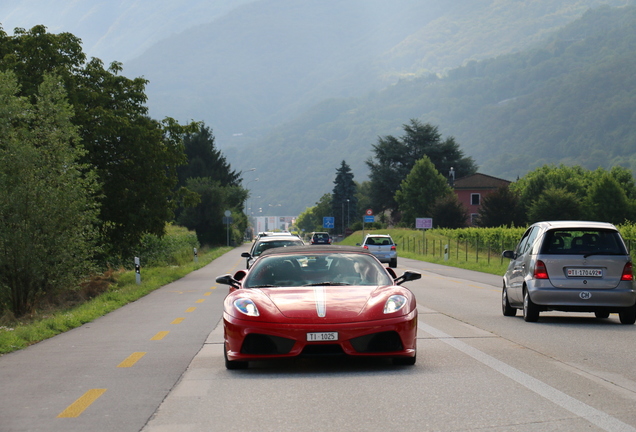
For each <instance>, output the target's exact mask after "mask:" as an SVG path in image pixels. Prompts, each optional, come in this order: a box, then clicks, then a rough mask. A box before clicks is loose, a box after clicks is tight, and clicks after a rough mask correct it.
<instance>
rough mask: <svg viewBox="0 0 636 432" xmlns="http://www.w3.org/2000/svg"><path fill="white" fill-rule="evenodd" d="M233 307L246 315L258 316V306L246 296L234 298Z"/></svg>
mask: <svg viewBox="0 0 636 432" xmlns="http://www.w3.org/2000/svg"><path fill="white" fill-rule="evenodd" d="M234 307H235V308H236V309H237V310H238V311H239V312H241V313H244V314H245V315H247V316H254V317H256V316H258V315H259V314H258V308H257V307H256V304H255V303H254V302H253V301H252V300H250V299H248V298H240V299H236V300H234Z"/></svg>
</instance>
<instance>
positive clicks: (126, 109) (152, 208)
mask: <svg viewBox="0 0 636 432" xmlns="http://www.w3.org/2000/svg"><path fill="white" fill-rule="evenodd" d="M85 60H86V56H85V55H84V53H83V52H82V48H81V41H80V39H79V38H77V37H75V36H73V35H72V34H70V33H61V34H58V35H54V34H50V33H47V31H46V27H44V26H35V27H33V28H32V29H31V30H30V31H25V30H23V29H17V30H16V32H15V35H14V36H13V37H11V36H7V34H6V33H4V32H0V70H5V71H7V70H12V71H14V72H15V74H16V77H17V80H18V82H19V84H20V86H21V90H20V95H21V96H26V97H28V98H30V99H31V100H33V98H34V97H35V89H36V88H37V87H38V86H39V84H40V83H41V82H42V81H43V80H44V76H45V74H46V73H50V72H53V73H55V74H56V75H58V76H60V77H61V79H62V82H63V83H64V87H65V89H66V92H67V95H68V99H69V101H70V103H71V104H72V106H73V109H74V111H75V116H74V117H73V123H74V124H75V125H77V126H78V133H79V135H80V137H81V140H80V141H78V143H77V144H81V145H82V146H83V148H84V149H86V152H85V153H83V155H82V158H81V162H82V163H83V164H86V165H87V166H88V167H90V169H94V170H95V172H96V173H97V175H98V178H99V183H100V184H101V190H100V194H99V204H100V208H101V211H100V215H99V219H100V223H99V229H100V232H101V234H102V238H103V240H104V242H105V243H106V249H107V253H108V254H109V255H110V256H116V257H123V256H127V255H129V254H131V253H132V251H133V250H134V248H135V247H136V246H137V245H138V244H139V242H140V241H141V238H142V237H143V235H144V234H145V233H151V234H157V235H162V234H163V233H164V228H165V224H166V222H168V221H171V220H172V219H173V218H174V209H175V206H176V195H175V186H176V182H177V174H176V167H177V166H178V165H180V164H182V163H184V162H185V161H186V158H185V155H184V152H183V144H182V142H181V139H182V137H183V134H184V133H185V132H186V131H187V130H188V128H189V127H185V126H180V125H179V124H178V123H177V122H176V121H174V120H172V119H166V120H164V121H163V122H158V121H156V120H153V119H151V118H149V117H148V115H147V113H148V108H147V107H146V106H145V105H144V104H145V102H146V95H145V86H146V84H147V81H146V80H145V79H143V78H135V79H128V78H125V77H123V76H120V75H119V72H121V70H122V66H121V64H120V63H117V62H113V63H111V65H110V67H109V68H108V69H104V67H103V64H102V62H101V61H100V60H99V59H95V58H93V59H92V60H91V61H89V62H88V63H85Z"/></svg>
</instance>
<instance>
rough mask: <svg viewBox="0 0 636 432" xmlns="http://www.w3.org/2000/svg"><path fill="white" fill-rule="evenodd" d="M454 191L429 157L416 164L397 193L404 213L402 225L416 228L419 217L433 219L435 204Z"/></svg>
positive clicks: (400, 207) (400, 209)
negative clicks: (416, 220)
mask: <svg viewBox="0 0 636 432" xmlns="http://www.w3.org/2000/svg"><path fill="white" fill-rule="evenodd" d="M452 193H453V191H452V189H451V188H450V186H449V185H448V183H447V182H446V178H445V177H444V176H443V175H441V174H440V173H439V172H438V171H437V170H436V169H435V166H434V165H433V162H432V161H431V160H430V159H429V158H428V156H424V157H422V158H421V159H420V160H418V161H417V162H416V163H415V166H414V167H413V169H412V170H411V172H410V173H409V174H408V175H407V176H406V179H404V181H402V183H401V184H400V188H399V189H398V191H397V192H396V193H395V201H396V202H397V203H398V206H399V207H398V209H399V211H400V212H402V223H403V224H405V225H406V226H414V225H415V219H416V218H418V217H431V216H432V209H433V204H434V203H435V201H436V200H438V199H439V198H442V197H444V196H446V195H450V194H452Z"/></svg>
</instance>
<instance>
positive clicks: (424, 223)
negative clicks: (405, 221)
mask: <svg viewBox="0 0 636 432" xmlns="http://www.w3.org/2000/svg"><path fill="white" fill-rule="evenodd" d="M415 228H416V229H430V228H433V218H416V219H415Z"/></svg>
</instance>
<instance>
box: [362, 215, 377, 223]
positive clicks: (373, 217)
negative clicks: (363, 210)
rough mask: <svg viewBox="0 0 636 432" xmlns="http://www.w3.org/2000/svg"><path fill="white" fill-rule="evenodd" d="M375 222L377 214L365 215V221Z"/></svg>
mask: <svg viewBox="0 0 636 432" xmlns="http://www.w3.org/2000/svg"><path fill="white" fill-rule="evenodd" d="M373 222H375V216H373V215H372V216H365V217H364V223H373Z"/></svg>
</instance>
